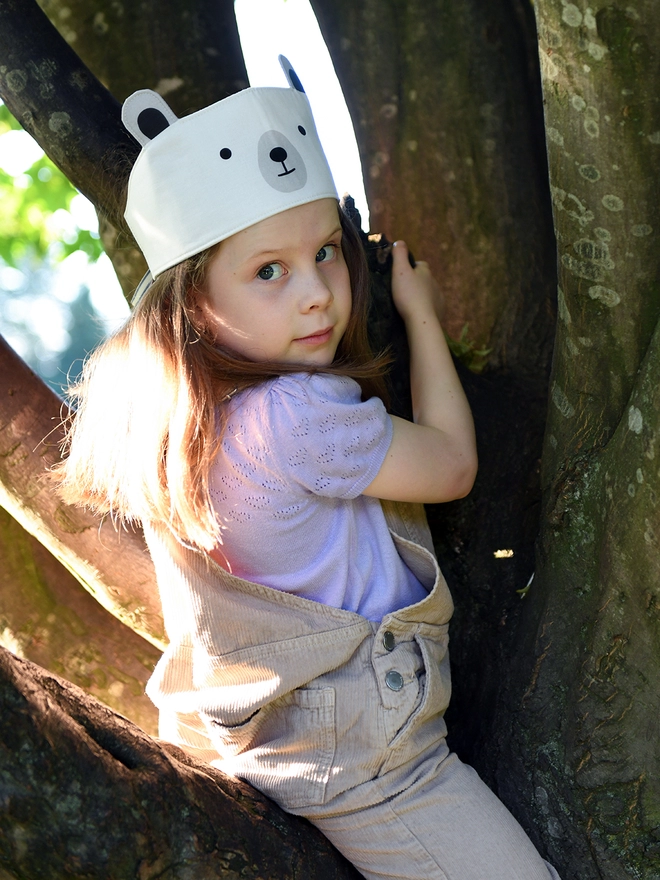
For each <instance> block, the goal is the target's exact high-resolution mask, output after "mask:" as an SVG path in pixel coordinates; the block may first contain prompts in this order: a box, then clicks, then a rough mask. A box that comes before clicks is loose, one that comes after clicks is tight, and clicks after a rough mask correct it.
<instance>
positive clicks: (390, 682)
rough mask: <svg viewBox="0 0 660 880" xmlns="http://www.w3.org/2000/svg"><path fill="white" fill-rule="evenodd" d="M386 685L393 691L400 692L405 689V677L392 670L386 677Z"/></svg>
mask: <svg viewBox="0 0 660 880" xmlns="http://www.w3.org/2000/svg"><path fill="white" fill-rule="evenodd" d="M385 684H386V685H387V686H388V688H389V689H390V690H391V691H400V690H401V688H402V687H403V676H402V675H401V673H400V672H397V671H396V669H390V671H389V672H388V673H387V675H386V676H385Z"/></svg>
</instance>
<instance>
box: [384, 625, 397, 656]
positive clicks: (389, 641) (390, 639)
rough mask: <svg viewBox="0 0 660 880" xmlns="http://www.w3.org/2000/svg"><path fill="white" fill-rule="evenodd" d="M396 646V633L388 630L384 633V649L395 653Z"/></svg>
mask: <svg viewBox="0 0 660 880" xmlns="http://www.w3.org/2000/svg"><path fill="white" fill-rule="evenodd" d="M395 645H396V642H395V641H394V633H391V632H390V631H389V629H388V630H386V631H385V632H384V633H383V647H384V648H385V650H386V651H393V650H394V646H395Z"/></svg>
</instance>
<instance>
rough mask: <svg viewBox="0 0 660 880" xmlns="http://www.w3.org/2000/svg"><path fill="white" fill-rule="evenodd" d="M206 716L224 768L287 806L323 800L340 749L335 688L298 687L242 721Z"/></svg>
mask: <svg viewBox="0 0 660 880" xmlns="http://www.w3.org/2000/svg"><path fill="white" fill-rule="evenodd" d="M204 721H205V723H206V726H207V730H208V732H209V736H210V738H211V739H212V741H213V744H214V746H215V748H216V749H217V750H218V752H219V753H220V754H221V755H222V757H223V759H224V761H223V763H222V764H221V765H220V767H221V769H222V770H224V771H225V772H228V773H231V774H232V775H234V776H240V777H241V778H243V779H246V780H247V781H248V782H250V783H251V784H252V785H254V787H255V788H258V789H259V790H260V791H262V792H263V793H264V794H266V795H268V797H270V798H272V799H273V800H274V801H276V802H277V803H278V804H279V805H280V806H281V807H283V808H284V809H299V808H302V807H307V806H317V805H319V804H322V803H323V800H324V797H325V789H326V785H327V782H328V779H329V777H330V770H331V767H332V762H333V759H334V755H335V746H336V734H335V690H334V688H299V689H298V690H295V691H291V692H290V693H288V694H285V695H284V696H282V697H279V698H278V699H276V700H273V702H272V703H268V704H267V705H266V706H264V707H263V708H261V709H259V710H258V711H257V712H255V713H254V714H253V715H250V716H249V717H248V718H246V719H245V720H244V721H243V722H242V723H240V724H233V725H226V724H223V723H222V721H221V720H220V719H219V718H218V716H217V715H215V717H213V716H212V715H211V714H206V715H205V717H204Z"/></svg>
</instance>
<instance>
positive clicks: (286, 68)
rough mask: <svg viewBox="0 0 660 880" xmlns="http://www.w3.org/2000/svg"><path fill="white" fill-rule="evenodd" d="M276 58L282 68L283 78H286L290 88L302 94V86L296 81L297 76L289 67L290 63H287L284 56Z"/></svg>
mask: <svg viewBox="0 0 660 880" xmlns="http://www.w3.org/2000/svg"><path fill="white" fill-rule="evenodd" d="M277 58H278V61H279V62H280V64H281V66H282V70H283V71H284V76H285V77H286V78H287V80H288V83H289V85H290V86H291V88H292V89H296V91H298V92H302V93H303V94H304V93H305V90H304V89H303V84H302V83H301V82H300V80H299V79H298V74H297V73H296V72H295V70H294V69H293V67H292V66H291V62H290V61H289V59H288V58H285V57H284V55H278V56H277Z"/></svg>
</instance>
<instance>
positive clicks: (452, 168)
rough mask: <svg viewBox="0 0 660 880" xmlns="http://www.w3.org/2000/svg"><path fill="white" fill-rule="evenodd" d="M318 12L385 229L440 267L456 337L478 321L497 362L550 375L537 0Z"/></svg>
mask: <svg viewBox="0 0 660 880" xmlns="http://www.w3.org/2000/svg"><path fill="white" fill-rule="evenodd" d="M312 6H313V8H314V10H315V12H316V14H317V16H318V19H319V24H320V26H321V30H322V32H323V36H324V37H325V40H326V42H327V44H328V48H329V49H330V53H331V55H332V59H333V62H334V65H335V68H336V70H337V74H338V76H339V79H340V82H341V84H342V88H343V90H344V94H345V96H346V100H347V103H348V106H349V110H350V112H351V116H352V118H353V123H354V126H355V132H356V136H357V140H358V145H359V150H360V157H361V161H362V167H363V171H364V176H365V187H366V191H367V198H368V201H369V208H370V212H371V226H372V229H373V230H374V231H376V232H381V233H384V234H386V235H387V236H388V237H389V238H391V239H392V238H394V237H396V236H401V237H405V238H406V240H407V241H408V242H409V244H410V246H411V248H412V250H413V252H414V253H415V254H416V255H417V256H418V257H419V258H420V259H425V260H427V261H428V262H429V263H430V265H431V268H432V269H433V271H434V274H435V275H436V277H437V278H438V279H439V281H440V283H441V285H442V286H443V289H444V291H445V294H446V297H447V322H446V327H447V330H448V332H449V334H450V336H452V337H454V338H458V337H459V336H460V334H461V331H462V329H463V327H464V326H465V324H468V325H469V330H468V336H469V338H470V340H472V341H474V342H475V343H476V344H477V345H476V347H477V348H479V347H483V348H487V349H490V354H489V355H488V356H487V362H488V364H489V365H490V366H491V367H496V368H501V367H509V368H510V369H511V370H516V371H518V372H523V371H524V372H526V373H527V374H528V375H534V376H536V375H538V374H539V373H540V374H543V372H544V370H545V368H546V364H547V358H548V354H549V351H550V349H551V346H552V313H553V302H554V293H555V291H554V283H553V277H554V248H553V240H552V219H551V216H550V210H549V202H548V199H547V182H546V180H547V178H546V166H545V151H544V143H543V124H542V109H541V102H540V87H539V77H538V64H537V61H536V45H535V40H534V23H533V15H532V11H531V8H530V6H529V4H528V3H525V2H522V0H506V2H500V3H491V2H489V0H462V2H460V3H456V2H453V0H413V2H409V0H405V2H404V0H385V2H382V0H365V2H361V3H353V2H351V0H312ZM476 360H477V361H478V362H479V359H476ZM483 360H484V359H481V361H480V363H481V364H483Z"/></svg>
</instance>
